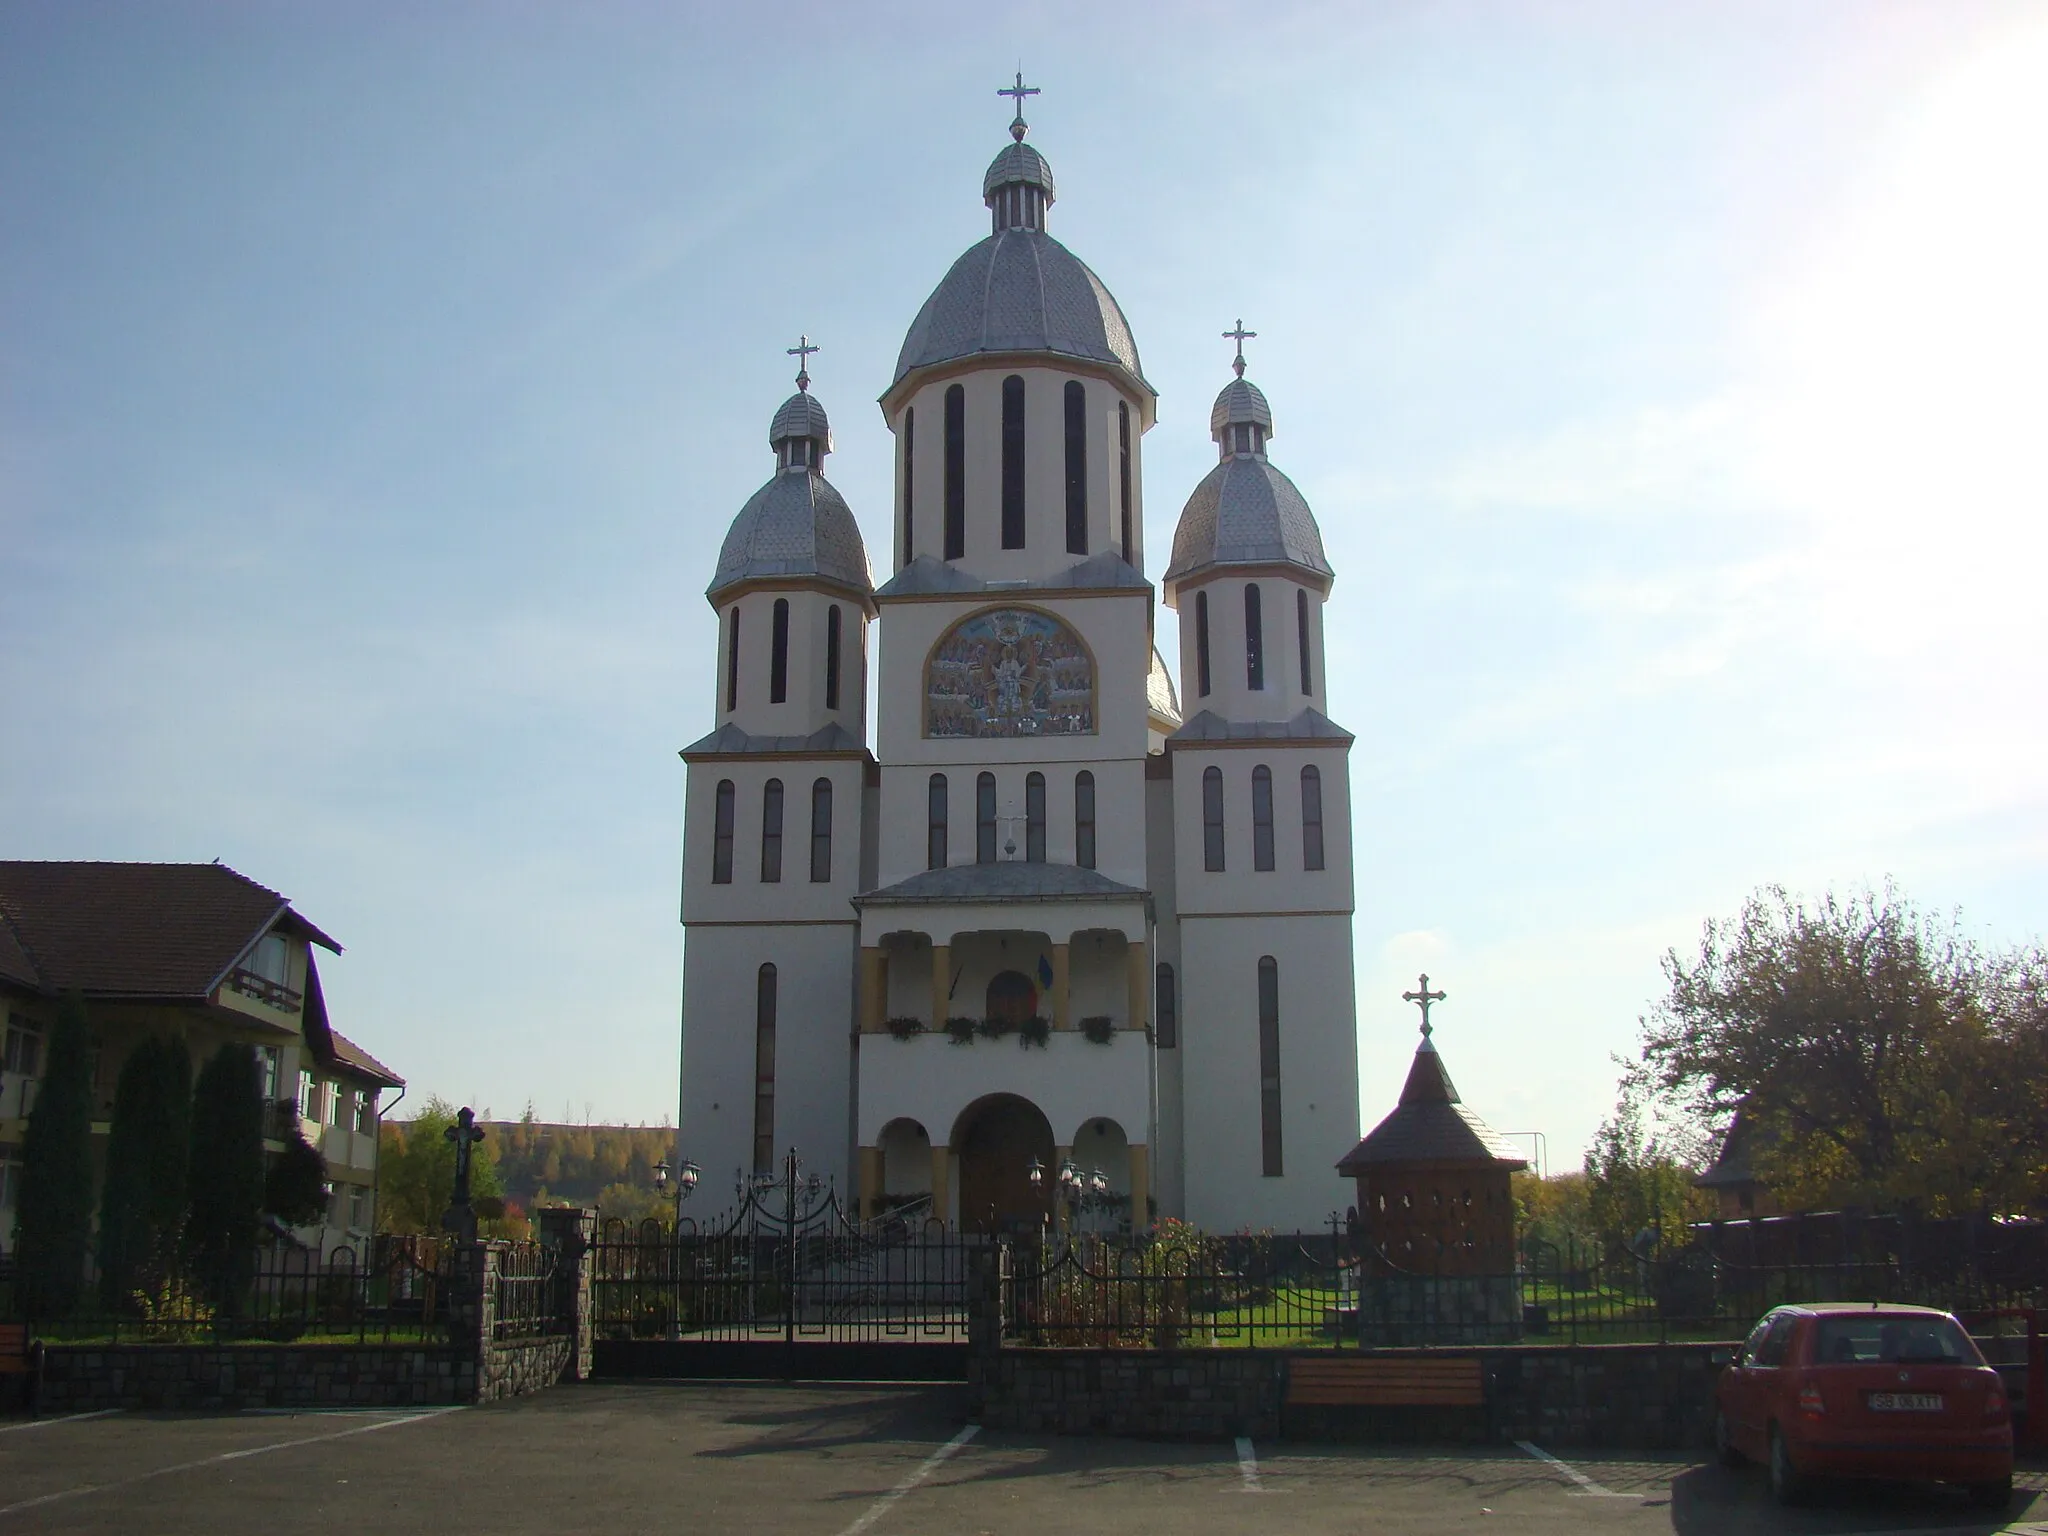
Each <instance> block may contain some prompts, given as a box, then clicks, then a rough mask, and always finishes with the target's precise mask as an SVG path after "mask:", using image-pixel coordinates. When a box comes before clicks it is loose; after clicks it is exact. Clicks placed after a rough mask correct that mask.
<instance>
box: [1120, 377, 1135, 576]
mask: <svg viewBox="0 0 2048 1536" xmlns="http://www.w3.org/2000/svg"><path fill="white" fill-rule="evenodd" d="M1116 446H1117V466H1116V483H1117V493H1118V496H1117V504H1118V506H1119V508H1120V509H1121V512H1122V517H1123V527H1122V530H1121V532H1122V533H1123V542H1124V564H1125V565H1128V566H1130V567H1131V568H1132V569H1133V570H1136V569H1137V566H1138V561H1137V556H1136V554H1135V553H1134V548H1135V546H1134V545H1133V543H1132V540H1131V402H1130V401H1128V400H1119V401H1117V403H1116Z"/></svg>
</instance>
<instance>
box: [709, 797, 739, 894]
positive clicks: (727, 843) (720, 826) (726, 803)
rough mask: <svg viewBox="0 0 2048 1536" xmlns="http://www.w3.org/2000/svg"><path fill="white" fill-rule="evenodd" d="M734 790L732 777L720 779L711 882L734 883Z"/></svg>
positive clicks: (714, 811)
mask: <svg viewBox="0 0 2048 1536" xmlns="http://www.w3.org/2000/svg"><path fill="white" fill-rule="evenodd" d="M733 799H734V792H733V787H732V780H731V779H720V780H719V781H718V792H717V794H716V795H715V796H714V797H713V800H712V812H711V883H712V884H713V885H731V884H732V818H733Z"/></svg>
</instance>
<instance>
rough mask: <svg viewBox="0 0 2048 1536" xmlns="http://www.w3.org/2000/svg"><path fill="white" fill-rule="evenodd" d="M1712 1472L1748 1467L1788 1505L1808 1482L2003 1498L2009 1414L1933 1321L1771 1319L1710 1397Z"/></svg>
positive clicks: (1807, 1315) (1941, 1322)
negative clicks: (1954, 1490) (1901, 1485)
mask: <svg viewBox="0 0 2048 1536" xmlns="http://www.w3.org/2000/svg"><path fill="white" fill-rule="evenodd" d="M1714 1448H1715V1450H1716V1451H1717V1452H1718V1453H1719V1454H1720V1458H1721V1464H1722V1465H1723V1466H1727V1467H1735V1466H1740V1465H1741V1464H1742V1463H1743V1462H1744V1461H1745V1460H1752V1459H1753V1460H1756V1461H1761V1462H1762V1463H1763V1464H1764V1465H1765V1466H1766V1467H1767V1468H1768V1469H1769V1470H1770V1479H1771V1492H1772V1493H1773V1494H1775V1495H1776V1496H1777V1498H1778V1500H1779V1502H1781V1503H1786V1504H1790V1503H1794V1502H1796V1501H1797V1500H1798V1499H1799V1498H1800V1496H1801V1495H1802V1494H1803V1493H1804V1492H1805V1491H1806V1487H1807V1484H1808V1481H1809V1479H1812V1478H1816V1477H1868V1478H1884V1479H1890V1480H1895V1481H1904V1480H1909V1479H1912V1480H1917V1479H1922V1478H1924V1479H1928V1480H1930V1481H1938V1482H1947V1483H1960V1484H1962V1485H1963V1486H1964V1487H1965V1488H1966V1489H1968V1491H1969V1493H1970V1497H1971V1500H1972V1502H1974V1503H1977V1504H1980V1505H1983V1506H1985V1507H1988V1508H2003V1507H2004V1506H2005V1505H2006V1503H2007V1502H2008V1501H2009V1500H2010V1499H2011V1497H2012V1410H2011V1407H2010V1405H2009V1404H2008V1403H2007V1401H2006V1395H2005V1386H2004V1384H2003V1383H2002V1382H2000V1380H1999V1379H1998V1372H1996V1371H1994V1370H1993V1369H1992V1368H1991V1367H1990V1366H1988V1365H1986V1364H1985V1363H1984V1357H1983V1356H1982V1355H1981V1354H1979V1353H1978V1352H1977V1346H1976V1345H1975V1344H1973V1343H1971V1342H1970V1336H1969V1335H1968V1334H1967V1333H1965V1332H1964V1331H1963V1329H1962V1326H1961V1325H1960V1324H1958V1323H1957V1322H1956V1320H1955V1318H1953V1317H1952V1316H1950V1315H1949V1314H1948V1313H1946V1312H1937V1311H1934V1310H1933V1309H1931V1308H1928V1307H1904V1306H1886V1305H1880V1306H1873V1305H1872V1304H1870V1303H1868V1302H1864V1303H1861V1304H1857V1303H1851V1302H1810V1303H1808V1304H1806V1305H1804V1306H1796V1307H1779V1308H1777V1309H1776V1310H1774V1311H1772V1312H1770V1313H1769V1314H1767V1315H1766V1316H1765V1318H1764V1319H1763V1321H1762V1322H1760V1323H1758V1324H1757V1325H1756V1328H1755V1329H1754V1330H1753V1331H1752V1332H1751V1333H1750V1336H1749V1338H1748V1339H1747V1340H1745V1341H1744V1343H1743V1346H1742V1352H1741V1354H1740V1355H1738V1356H1737V1357H1736V1360H1735V1363H1734V1364H1733V1365H1731V1366H1729V1367H1728V1369H1727V1370H1725V1371H1723V1372H1722V1373H1721V1379H1720V1381H1719V1382H1718V1383H1717V1384H1716V1386H1715V1389H1714Z"/></svg>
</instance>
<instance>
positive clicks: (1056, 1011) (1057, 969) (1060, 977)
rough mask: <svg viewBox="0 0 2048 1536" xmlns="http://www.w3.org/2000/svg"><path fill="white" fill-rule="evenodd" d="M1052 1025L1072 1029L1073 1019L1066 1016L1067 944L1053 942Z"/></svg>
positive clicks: (1055, 1027)
mask: <svg viewBox="0 0 2048 1536" xmlns="http://www.w3.org/2000/svg"><path fill="white" fill-rule="evenodd" d="M1052 1027H1053V1028H1054V1029H1072V1028H1073V1027H1074V1021H1073V1020H1072V1019H1071V1018H1070V1017H1068V1009H1067V946H1066V945H1065V944H1055V945H1053V947H1052Z"/></svg>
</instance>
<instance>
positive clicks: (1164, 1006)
mask: <svg viewBox="0 0 2048 1536" xmlns="http://www.w3.org/2000/svg"><path fill="white" fill-rule="evenodd" d="M1152 977H1153V987H1154V989H1155V990H1156V991H1157V992H1158V994H1159V998H1158V1006H1157V1008H1156V1010H1155V1013H1156V1016H1157V1018H1158V1024H1157V1026H1156V1027H1155V1028H1154V1030H1153V1039H1154V1040H1156V1041H1157V1042H1158V1045H1159V1049H1161V1050H1162V1051H1170V1050H1172V1049H1173V1048H1174V1047H1175V1046H1177V1045H1179V1044H1180V1000H1179V999H1178V998H1176V997H1175V996H1174V995H1173V967H1172V966H1170V965H1165V964H1161V965H1159V966H1157V967H1155V968H1154V969H1153V972H1152Z"/></svg>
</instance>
